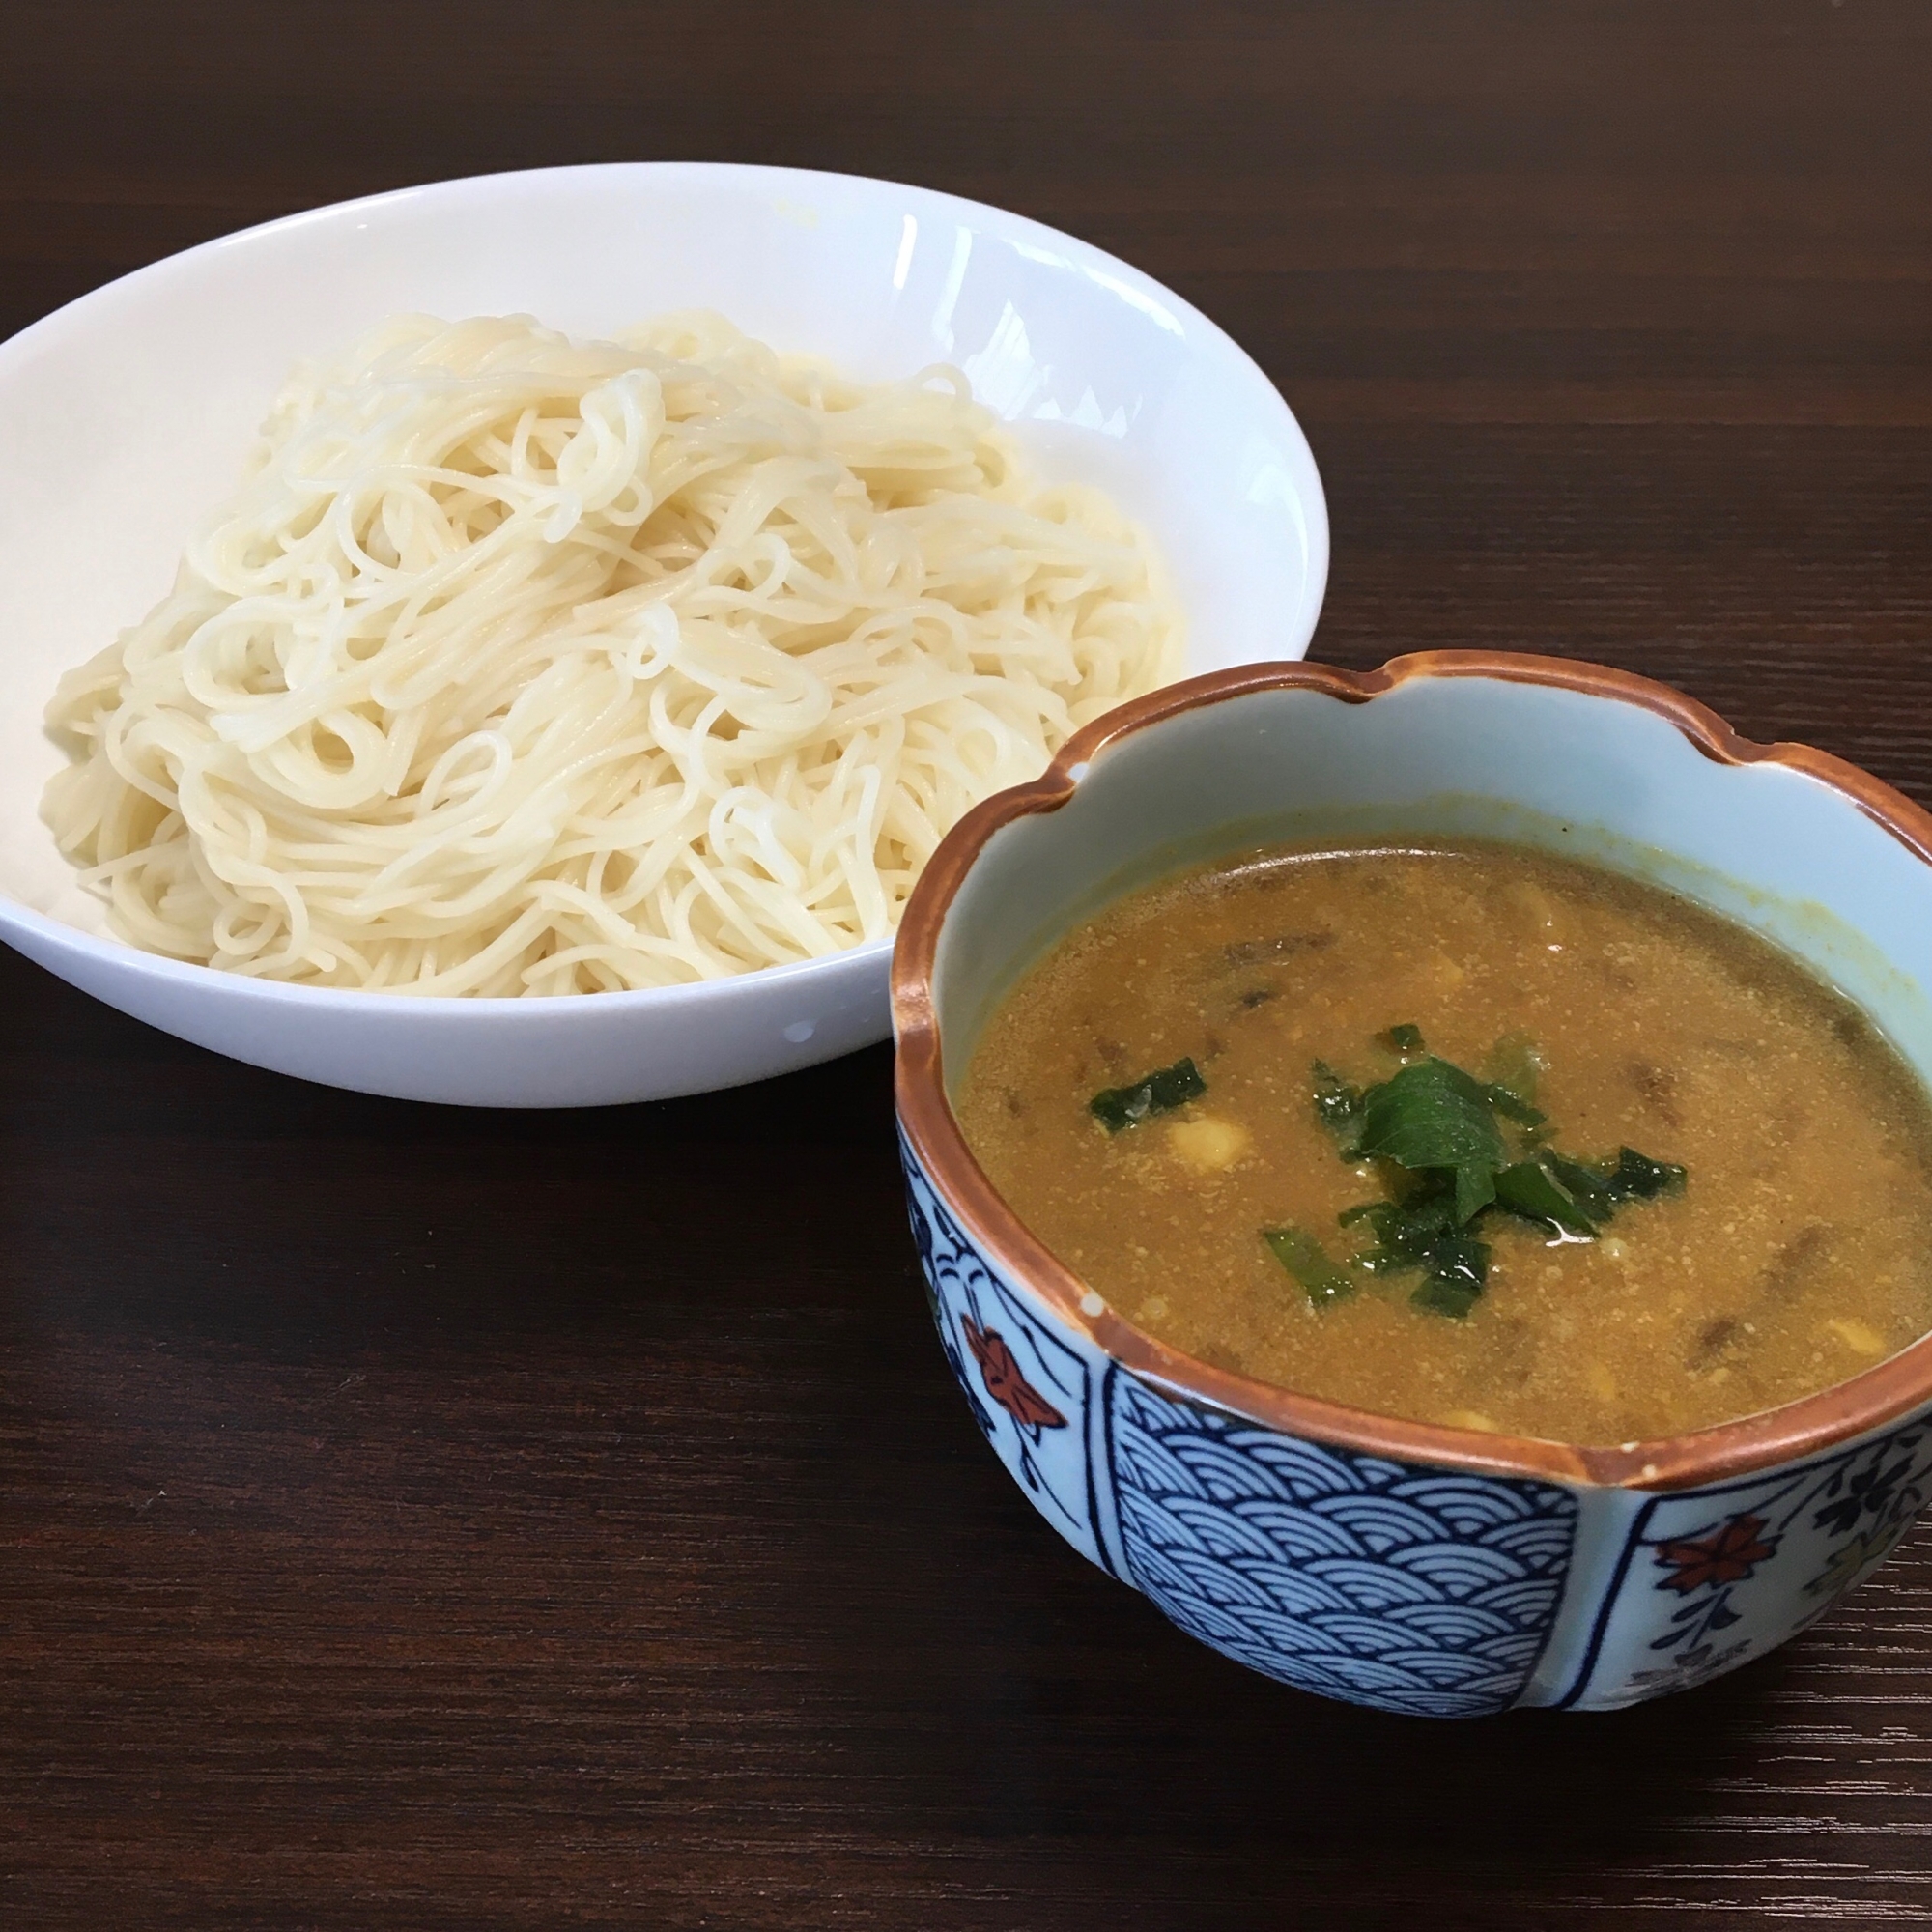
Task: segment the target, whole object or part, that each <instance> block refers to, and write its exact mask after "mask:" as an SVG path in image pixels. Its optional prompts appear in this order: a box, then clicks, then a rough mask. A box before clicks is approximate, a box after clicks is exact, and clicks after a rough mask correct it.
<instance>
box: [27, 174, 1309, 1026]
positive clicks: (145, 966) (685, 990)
mask: <svg viewBox="0 0 1932 1932" xmlns="http://www.w3.org/2000/svg"><path fill="white" fill-rule="evenodd" d="M571 181H580V182H582V183H584V184H585V185H590V184H592V183H593V182H616V181H625V182H636V183H638V184H639V185H640V186H642V187H645V188H648V187H649V185H653V184H658V183H662V184H666V185H671V184H675V183H677V182H679V181H686V182H693V183H701V182H716V183H722V184H726V185H731V186H735V187H741V188H743V189H746V190H750V191H753V192H755V191H758V190H763V191H765V192H767V193H769V194H770V195H773V196H775V197H778V198H780V199H782V198H783V197H784V195H785V193H786V192H787V191H790V192H791V193H792V194H805V193H809V192H811V191H812V190H813V189H815V188H818V187H822V186H830V187H834V188H836V189H838V190H839V191H841V192H848V193H849V192H851V191H853V190H857V191H859V192H861V193H865V194H872V193H879V192H882V191H883V192H887V193H894V194H901V195H909V196H914V197H917V199H918V201H919V203H920V206H921V210H922V212H923V210H925V209H928V208H929V209H933V210H935V211H944V212H946V213H950V214H952V216H953V218H955V219H956V220H959V221H961V222H975V223H978V224H980V225H985V224H991V231H992V233H993V235H994V237H995V238H996V239H1001V240H1007V241H1019V242H1021V243H1023V244H1025V245H1027V246H1030V247H1047V246H1050V247H1052V248H1053V249H1054V250H1055V251H1056V252H1058V253H1061V254H1064V255H1065V258H1066V260H1067V262H1068V263H1069V264H1070V265H1072V266H1075V267H1077V268H1079V269H1081V270H1086V271H1088V272H1090V273H1094V274H1095V275H1096V276H1097V278H1098V279H1099V280H1100V281H1101V283H1102V285H1103V286H1105V287H1107V288H1109V289H1110V290H1111V292H1112V293H1114V294H1115V295H1116V296H1118V297H1121V298H1123V299H1125V300H1127V301H1129V302H1130V303H1132V304H1133V305H1135V306H1139V307H1146V306H1147V305H1148V304H1150V303H1151V304H1153V305H1154V306H1155V307H1156V308H1157V309H1158V310H1159V311H1160V312H1161V313H1163V314H1165V315H1166V316H1167V317H1168V318H1169V319H1170V320H1178V321H1179V322H1181V323H1182V324H1183V325H1184V326H1185V327H1186V328H1187V329H1188V330H1190V331H1193V330H1197V329H1198V330H1199V331H1200V336H1199V339H1200V340H1201V341H1202V342H1203V343H1205V344H1208V345H1211V346H1212V348H1213V349H1214V350H1215V351H1216V352H1218V353H1219V354H1221V355H1228V356H1230V357H1232V358H1233V360H1234V361H1235V362H1236V364H1238V365H1243V366H1245V367H1246V368H1247V369H1248V370H1249V371H1250V372H1251V374H1252V375H1253V377H1254V379H1255V381H1256V382H1257V383H1258V384H1260V385H1261V389H1262V390H1263V391H1264V393H1265V395H1267V396H1268V397H1270V398H1272V400H1273V404H1274V407H1275V408H1276V409H1277V410H1278V411H1279V412H1280V417H1281V425H1280V426H1281V430H1282V433H1283V435H1284V437H1285V438H1286V440H1288V441H1290V442H1291V443H1292V444H1293V445H1294V446H1296V447H1297V448H1298V450H1299V453H1300V455H1301V457H1302V458H1303V459H1304V460H1305V469H1306V473H1307V478H1308V480H1309V482H1310V484H1311V485H1312V490H1311V492H1310V493H1309V494H1308V495H1306V496H1304V497H1302V498H1301V510H1302V523H1303V527H1304V529H1305V531H1306V533H1307V541H1308V561H1309V570H1308V586H1307V591H1306V595H1305V596H1304V599H1303V608H1302V611H1301V615H1300V618H1299V620H1298V628H1300V629H1301V630H1302V631H1303V632H1304V635H1303V637H1302V638H1301V639H1300V648H1301V649H1302V650H1304V651H1305V650H1306V649H1307V648H1308V645H1309V640H1310V639H1312V638H1313V636H1314V632H1315V626H1316V623H1317V622H1318V620H1319V619H1320V617H1321V607H1322V604H1323V602H1324V601H1325V598H1326V595H1327V586H1328V572H1329V567H1330V563H1331V560H1332V533H1331V530H1330V526H1329V518H1328V497H1327V491H1326V489H1325V488H1324V487H1323V485H1322V481H1321V466H1320V465H1319V464H1318V463H1317V462H1316V460H1315V451H1314V448H1313V446H1312V445H1311V444H1310V442H1309V440H1308V433H1307V431H1306V430H1305V429H1303V427H1302V425H1301V419H1300V418H1299V417H1298V416H1297V415H1296V414H1295V413H1294V411H1293V407H1292V406H1291V404H1290V403H1289V401H1288V398H1287V397H1286V396H1285V395H1283V394H1282V392H1281V389H1280V387H1279V386H1278V385H1277V384H1276V383H1275V382H1274V380H1273V379H1272V378H1271V377H1270V376H1269V375H1268V373H1267V372H1266V370H1264V368H1263V367H1262V366H1261V364H1260V363H1259V362H1257V361H1256V360H1255V358H1254V357H1253V356H1252V355H1249V354H1248V352H1247V351H1246V350H1245V349H1243V348H1242V347H1241V345H1240V344H1239V343H1238V342H1237V341H1236V339H1235V338H1234V336H1232V335H1231V334H1229V332H1228V331H1227V330H1226V329H1225V328H1223V327H1221V325H1220V324H1219V323H1217V322H1216V321H1215V320H1214V319H1213V318H1212V317H1211V316H1209V315H1208V314H1206V313H1205V312H1204V311H1202V310H1201V309H1199V308H1197V307H1196V306H1195V305H1194V304H1193V303H1192V302H1190V301H1188V300H1187V299H1186V298H1185V297H1183V296H1181V295H1179V294H1178V293H1177V292H1176V291H1175V290H1173V289H1171V288H1169V287H1168V286H1167V285H1166V284H1165V283H1164V282H1161V281H1159V280H1157V279H1156V278H1155V277H1154V276H1152V275H1150V274H1149V273H1148V272H1147V271H1146V270H1143V269H1137V268H1136V267H1134V265H1133V264H1132V263H1131V262H1127V261H1123V260H1122V259H1121V258H1120V257H1119V256H1117V255H1112V254H1109V253H1108V252H1107V251H1106V250H1105V249H1103V248H1099V247H1096V246H1095V245H1094V243H1093V242H1091V241H1083V240H1082V239H1081V238H1080V237H1079V236H1077V235H1070V234H1068V233H1066V232H1065V230H1063V229H1058V228H1052V227H1049V226H1048V225H1047V224H1046V223H1044V222H1041V221H1036V220H1034V219H1033V217H1032V216H1031V215H1025V214H1020V213H1015V212H1014V211H1012V210H1010V209H1006V208H1001V207H999V206H997V205H996V204H995V203H992V202H982V201H975V200H972V199H970V198H968V197H966V196H963V195H956V194H949V193H947V192H946V191H945V190H944V189H941V188H932V187H923V186H921V185H919V184H917V183H914V182H901V181H895V180H893V179H891V178H890V177H887V176H882V175H862V174H851V173H846V172H843V171H840V170H837V169H829V168H792V167H781V166H771V165H767V164H765V163H762V162H749V161H706V160H675V159H664V160H651V161H583V162H570V163H566V164H563V165H560V166H556V167H542V168H505V169H497V170H495V171H493V172H490V173H486V174H477V175H455V176H449V177H446V178H444V179H442V180H439V181H428V182H416V183H412V184H410V185H406V186H402V187H394V188H384V189H382V190H380V191H378V192H375V193H372V194H365V195H355V196H352V197H351V198H350V199H348V200H346V201H333V202H327V203H324V204H323V205H321V206H320V207H316V208H304V209H298V210H295V211H294V212H293V213H288V214H282V215H277V216H275V217H273V218H271V219H270V220H268V221H259V222H253V223H251V224H250V225H248V226H247V227H245V228H238V229H234V230H232V231H230V232H228V233H226V234H222V235H215V236H211V237H210V238H209V239H208V240H207V241H198V242H196V243H194V244H193V245H191V246H189V247H186V248H182V249H177V250H176V251H175V252H174V253H173V254H170V255H164V256H162V257H161V258H160V259H159V260H157V261H154V262H148V263H145V264H143V265H142V266H141V267H140V268H138V269H132V270H128V272H127V273H126V274H123V275H117V276H115V277H114V279H113V280H111V281H108V282H103V283H101V284H100V286H99V287H98V288H94V289H89V290H88V291H86V293H84V294H82V295H79V296H76V297H75V298H73V299H72V300H71V301H69V302H64V303H63V304H62V305H61V306H60V307H59V308H57V309H54V310H53V311H52V312H51V313H49V314H47V315H44V316H42V317H40V318H38V319H37V320H36V321H34V322H32V323H29V324H28V325H27V327H25V328H22V329H20V330H18V331H17V332H16V333H14V335H11V336H9V337H8V338H7V339H6V340H5V341H4V342H0V381H4V380H6V379H7V378H8V376H9V375H10V374H11V373H12V371H13V368H14V365H15V364H17V363H21V362H24V361H27V360H29V359H31V357H32V356H33V355H35V354H36V353H37V352H38V351H39V350H40V348H41V347H42V345H43V343H45V342H47V341H49V340H50V339H53V338H55V337H56V336H58V335H59V334H60V332H61V331H62V330H63V329H65V328H68V327H72V326H73V325H74V324H75V323H76V322H78V321H82V320H85V319H87V318H91V317H93V316H95V315H97V314H99V313H101V312H102V311H111V310H112V309H113V308H115V307H116V306H118V305H120V304H122V303H124V302H126V301H127V300H128V298H130V297H136V296H138V295H139V294H140V293H141V292H143V291H145V290H146V289H148V288H151V287H154V286H156V285H157V284H162V283H165V282H167V281H170V280H172V279H173V278H174V277H176V276H177V275H179V274H181V273H183V272H189V273H191V272H193V269H194V266H195V265H197V264H199V263H201V262H203V261H207V260H212V259H213V258H214V257H216V256H218V255H225V254H227V253H228V252H229V251H231V250H233V249H235V248H237V247H241V246H245V245H246V244H249V243H252V242H259V241H267V240H270V238H273V237H277V236H283V235H289V234H293V233H295V232H296V231H298V230H300V229H304V228H310V227H320V226H323V225H324V224H327V223H329V222H333V221H339V220H342V219H345V218H348V217H353V216H355V215H361V214H369V213H378V212H387V211H390V210H396V209H401V208H404V207H406V206H408V205H410V204H412V203H421V202H429V201H441V202H446V203H448V204H451V205H456V206H460V205H462V204H464V203H467V202H486V203H487V202H488V201H490V200H492V199H493V198H497V197H501V196H509V195H515V194H517V193H519V192H521V191H524V190H526V189H529V190H541V189H542V188H545V187H549V186H562V185H565V184H566V183H568V182H571ZM1212 674H1213V673H1209V675H1212ZM10 928H12V929H14V930H18V931H22V932H27V933H31V934H33V935H34V936H36V937H37V938H38V939H40V940H41V941H42V942H43V944H46V945H51V946H55V947H58V948H60V949H61V950H62V951H64V952H70V953H71V954H75V955H77V956H79V957H81V958H83V959H87V960H91V961H95V962H98V963H101V964H105V965H108V966H111V967H114V968H117V969H120V970H123V971H129V972H132V973H135V974H137V975H139V976H141V977H143V978H148V979H152V980H157V981H160V982H162V983H170V984H174V985H179V986H185V987H190V988H195V987H199V988H219V989H221V990H223V991H225V992H227V993H229V994H231V995H233V996H234V997H235V998H237V999H241V1000H246V1001H250V1002H254V1003H259V1004H261V1005H263V1006H265V1007H268V1008H290V1009H294V1010H296V1011H309V1012H316V1011H326V1010H333V1011H335V1012H337V1013H357V1012H364V1013H367V1012H380V1011H387V1012H390V1013H392V1014H403V1013H409V1014H412V1015H416V1016H422V1015H426V1014H431V1013H434V1014H439V1015H441V1016H443V1017H444V1018H445V1020H446V1021H447V1023H449V1024H452V1025H469V1026H480V1025H502V1024H504V1023H505V1020H506V1017H507V1015H509V1014H512V1013H517V1014H522V1015H524V1016H525V1018H524V1022H523V1023H525V1024H530V1025H534V1024H536V1023H537V1022H538V1020H539V1018H540V1017H541V1018H543V1019H545V1020H547V1019H548V1018H549V1017H551V1016H553V1015H554V1014H555V1013H557V1012H559V1011H564V1010H574V1009H583V1008H587V1007H588V1006H590V1005H591V1004H593V1003H592V1002H589V1001H586V1000H584V999H583V998H582V996H581V995H577V994H555V995H551V996H547V997H546V996H539V997H536V998H522V999H518V998H504V999H475V998H471V997H469V996H467V995H458V994H438V993H408V992H398V991H385V990H377V991H364V990H363V989H361V988H359V987H354V986H311V985H305V984H302V983H299V982H294V981H288V980H263V979H259V978H256V977H254V976H252V975H248V974H238V973H227V972H223V971H220V970H219V969H217V968H215V967H213V966H209V965H206V964H203V963H202V962H201V961H199V960H191V959H176V958H174V957H172V956H171V955H169V954H166V953H159V952H147V951H145V950H144V949H142V948H140V947H137V946H132V945H129V944H128V942H127V941H126V940H123V939H120V938H118V937H116V936H115V935H114V934H113V933H111V932H94V931H90V930H88V929H87V928H86V927H84V926H79V925H71V924H70V923H68V922H67V921H66V920H63V919H59V918H57V917H55V916H54V915H53V914H51V913H44V912H42V911H40V910H39V909H37V908H36V907H33V906H30V905H28V904H27V903H26V902H25V901H24V900H21V899H18V898H15V897H14V895H12V894H11V893H8V892H6V891H4V890H0V941H4V940H5V939H6V938H7V935H8V932H9V929H10ZM893 945H894V935H893V934H891V933H888V934H886V935H884V936H882V937H880V938H877V939H867V940H862V941H860V942H859V943H858V944H857V945H855V946H847V947H841V948H838V950H837V951H835V952H824V953H816V954H813V955H812V956H810V957H809V958H805V959H789V960H784V961H782V962H781V963H779V964H777V965H772V966H759V967H753V969H752V970H751V971H749V972H745V973H733V974H726V975H724V976H721V977H720V978H717V979H713V980H693V981H689V982H681V983H679V984H675V985H669V986H633V987H626V988H624V989H622V990H621V991H618V992H614V993H603V994H599V995H598V996H597V998H596V1000H595V1002H594V1004H595V1006H596V1007H597V1008H598V1009H599V1010H600V1011H604V1012H607V1013H608V1011H609V1010H610V1009H611V1005H612V1003H616V1004H617V1005H618V1006H619V1007H620V1008H621V1009H652V1008H656V1007H664V1006H673V1005H676V1004H678V1003H680V1002H685V1003H698V1004H703V1003H705V1002H708V1001H711V1000H715V999H718V998H720V997H726V996H728V994H729V991H730V990H731V989H733V988H736V987H741V986H749V985H753V984H756V985H758V986H761V987H766V986H769V987H773V988H775V989H778V990H781V991H782V990H784V989H785V988H787V987H789V986H791V985H792V984H793V983H794V982H796V981H799V980H804V981H807V982H815V981H816V980H819V979H821V978H823V977H825V976H826V975H828V974H831V973H833V972H835V971H837V970H838V968H839V967H840V966H843V967H845V968H847V969H848V970H853V971H857V972H860V973H869V972H872V971H876V970H877V965H878V963H881V962H883V961H884V959H885V957H886V955H887V954H888V953H890V952H891V951H892V949H893ZM463 1015H471V1016H473V1017H469V1018H464V1017H461V1016H463ZM486 1016H494V1017H486Z"/></svg>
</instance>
